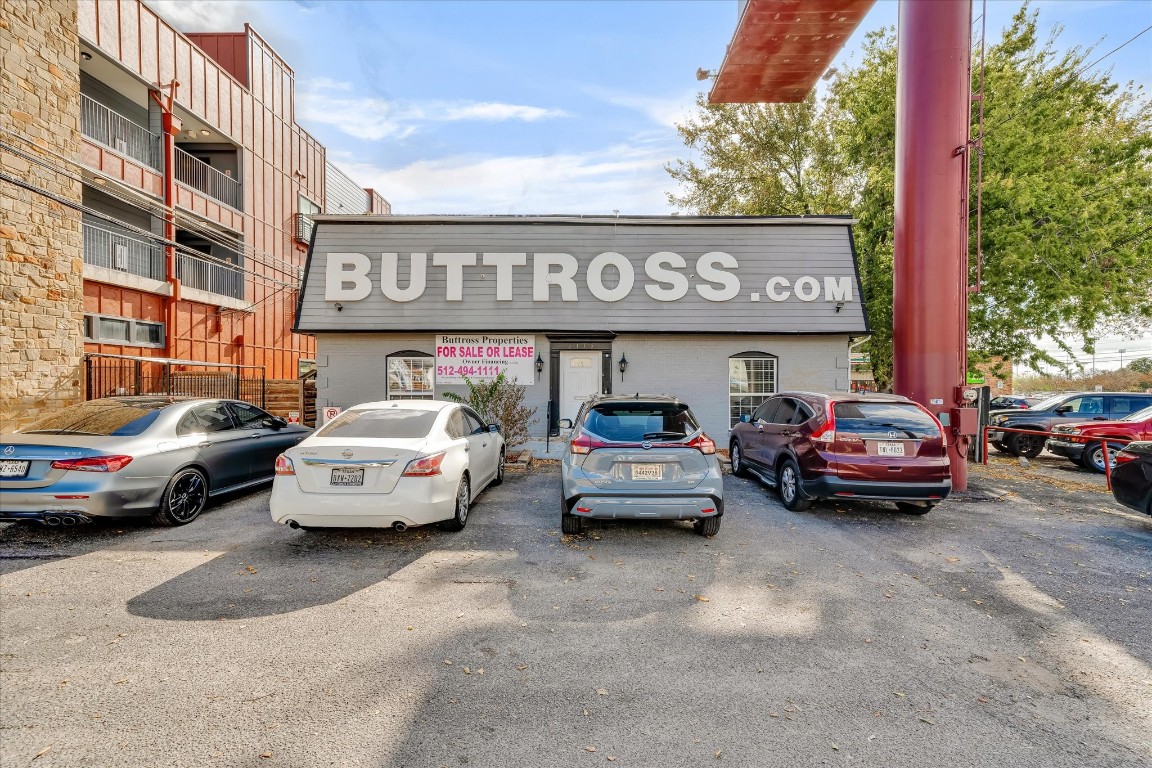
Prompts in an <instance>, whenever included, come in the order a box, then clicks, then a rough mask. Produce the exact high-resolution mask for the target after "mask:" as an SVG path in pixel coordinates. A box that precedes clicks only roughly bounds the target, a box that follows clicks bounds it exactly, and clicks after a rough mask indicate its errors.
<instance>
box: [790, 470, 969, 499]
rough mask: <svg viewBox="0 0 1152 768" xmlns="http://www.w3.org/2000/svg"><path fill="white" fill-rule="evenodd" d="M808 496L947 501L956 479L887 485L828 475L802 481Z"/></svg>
mask: <svg viewBox="0 0 1152 768" xmlns="http://www.w3.org/2000/svg"><path fill="white" fill-rule="evenodd" d="M801 488H802V490H803V492H804V495H805V496H807V497H808V498H813V499H827V498H844V499H861V500H868V499H872V500H877V501H931V502H937V501H943V500H944V499H946V498H948V494H950V493H952V479H951V478H947V479H945V480H942V481H939V482H933V483H884V482H868V481H865V480H844V479H841V478H839V477H835V476H832V475H824V476H821V477H817V478H814V479H812V480H803V481H801Z"/></svg>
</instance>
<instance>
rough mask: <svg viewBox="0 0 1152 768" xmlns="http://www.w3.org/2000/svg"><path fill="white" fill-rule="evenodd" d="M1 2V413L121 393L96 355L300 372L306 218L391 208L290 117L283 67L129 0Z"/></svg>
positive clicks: (14, 416) (269, 55) (226, 37)
mask: <svg viewBox="0 0 1152 768" xmlns="http://www.w3.org/2000/svg"><path fill="white" fill-rule="evenodd" d="M2 3H3V5H2V8H3V14H2V21H0V33H2V35H0V51H2V54H3V61H2V64H3V66H2V67H0V70H2V74H0V94H2V96H3V109H2V110H0V173H3V176H0V187H2V194H0V214H2V218H3V227H2V229H0V247H2V248H3V251H4V253H3V257H4V258H3V259H2V260H0V293H2V294H3V299H4V305H3V308H2V309H0V313H2V314H0V321H2V327H3V334H4V335H3V345H2V347H0V381H2V382H3V383H2V384H0V387H2V388H0V428H5V427H10V426H13V425H14V424H17V423H20V422H21V421H24V420H27V419H29V418H31V417H33V416H35V415H36V413H37V412H38V411H40V410H43V409H44V408H47V407H52V406H54V405H59V404H62V403H68V402H73V401H75V400H78V399H82V398H83V397H86V396H87V397H99V396H103V395H106V394H112V393H114V392H122V391H123V390H124V382H123V381H121V380H119V379H116V380H114V386H113V387H112V389H110V390H109V391H103V390H105V389H108V386H105V385H102V384H101V385H99V386H97V385H96V382H98V381H104V379H98V378H96V377H94V376H92V375H91V374H92V373H93V365H92V363H93V362H94V361H99V360H103V359H104V358H95V357H93V355H96V354H101V355H126V356H143V357H166V358H172V359H180V360H193V361H200V362H204V363H212V364H216V365H219V366H233V367H235V366H250V367H251V368H246V369H245V370H253V371H257V372H258V373H259V374H260V375H262V376H263V377H266V378H269V379H285V378H289V379H290V378H295V377H296V376H298V375H299V374H300V372H301V371H302V370H303V369H306V368H308V367H309V366H310V365H311V362H312V361H313V360H314V359H315V354H314V345H313V342H312V340H311V339H310V338H308V337H305V336H300V335H296V334H293V333H292V331H291V327H292V313H293V309H294V306H295V303H296V298H297V296H296V294H297V291H298V287H299V281H300V275H301V268H302V266H303V262H304V256H305V253H306V247H307V243H308V239H309V237H310V235H311V217H312V216H313V215H315V214H318V213H322V212H328V213H348V214H365V213H375V214H387V213H389V212H390V208H389V206H388V203H387V202H386V201H385V200H384V199H383V197H381V196H380V195H379V194H377V193H375V192H373V191H372V190H365V189H362V188H360V187H359V186H358V185H357V184H356V183H355V182H353V181H352V180H351V179H349V178H348V177H347V176H346V175H345V174H343V173H342V172H340V171H339V170H338V169H336V168H335V167H334V166H333V165H332V164H331V163H330V162H328V160H327V158H326V154H325V149H324V147H323V146H321V145H320V144H319V143H318V142H317V141H316V140H315V139H314V138H313V137H312V136H310V135H309V134H308V132H307V131H305V130H304V129H303V128H301V127H300V126H299V125H297V124H296V122H295V118H294V114H295V101H294V99H295V94H294V73H293V71H292V69H291V67H289V65H288V64H287V63H286V62H285V61H284V60H283V59H281V58H280V57H279V56H278V55H277V54H276V52H275V51H274V50H272V48H271V47H270V46H269V45H268V43H267V42H266V41H264V40H263V39H262V38H261V37H260V36H259V35H258V34H257V33H256V32H255V31H254V30H252V29H251V28H250V27H248V26H247V25H246V26H245V28H244V30H243V31H241V32H232V33H223V34H182V33H181V32H179V31H178V30H176V29H175V28H173V27H172V26H171V25H170V24H168V23H167V22H166V21H164V20H163V19H162V18H160V17H159V16H158V15H157V14H156V13H155V12H154V11H152V10H151V9H150V8H149V7H148V6H147V5H146V4H144V3H142V2H139V1H138V0H119V1H118V2H96V1H95V0H80V2H75V1H74V0H46V2H38V3H28V2H23V0H2ZM85 353H87V355H88V357H89V365H88V366H87V370H85V366H84V365H83V357H84V355H85ZM235 370H237V371H239V370H241V369H240V368H235ZM137 378H139V376H137ZM85 382H87V386H85Z"/></svg>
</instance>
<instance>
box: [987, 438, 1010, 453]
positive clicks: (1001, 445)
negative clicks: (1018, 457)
mask: <svg viewBox="0 0 1152 768" xmlns="http://www.w3.org/2000/svg"><path fill="white" fill-rule="evenodd" d="M989 445H991V446H992V447H993V448H995V449H996V450H997V451H999V452H1000V453H1011V451H1009V450H1008V446H1006V445H1004V443H1002V442H1000V441H999V440H997V441H996V442H993V443H989Z"/></svg>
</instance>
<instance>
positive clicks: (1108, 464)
mask: <svg viewBox="0 0 1152 768" xmlns="http://www.w3.org/2000/svg"><path fill="white" fill-rule="evenodd" d="M980 432H981V440H982V442H983V444H984V461H983V463H984V464H985V465H987V464H988V443H989V440H988V433H990V432H998V433H1003V432H1011V433H1013V434H1021V435H1033V436H1040V435H1043V436H1044V438H1045V442H1047V439H1048V438H1050V437H1058V438H1064V439H1065V440H1069V439H1070V440H1072V441H1073V442H1076V443H1083V444H1084V447H1085V450H1087V448H1088V446H1089V445H1091V444H1094V443H1100V448H1101V449H1102V450H1103V452H1104V456H1103V459H1104V461H1103V464H1104V480H1105V485H1107V486H1108V490H1112V465H1113V464H1115V460H1114V458H1109V454H1112V455H1113V456H1115V454H1116V453H1119V451H1117V450H1116V449H1115V447H1113V448H1109V447H1108V444H1109V443H1112V444H1113V446H1116V445H1119V446H1120V450H1123V449H1124V447H1125V446H1126V445H1128V444H1129V443H1131V442H1133V441H1132V440H1129V439H1128V438H1120V437H1095V438H1091V439H1089V438H1081V437H1080V436H1079V435H1073V434H1071V433H1069V432H1044V431H1041V430H1038V429H1018V428H1016V427H1001V426H997V425H995V424H987V425H985V426H983V427H981V428H980Z"/></svg>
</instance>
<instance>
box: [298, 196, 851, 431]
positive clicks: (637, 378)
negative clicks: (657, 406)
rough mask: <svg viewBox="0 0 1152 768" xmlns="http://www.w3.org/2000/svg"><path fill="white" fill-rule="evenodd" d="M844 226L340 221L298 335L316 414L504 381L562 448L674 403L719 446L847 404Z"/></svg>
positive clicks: (822, 220)
mask: <svg viewBox="0 0 1152 768" xmlns="http://www.w3.org/2000/svg"><path fill="white" fill-rule="evenodd" d="M851 225H852V221H851V220H850V219H848V218H838V217H786V218H760V217H732V218H726V217H717V218H695V217H686V216H654V217H623V216H621V217H616V218H612V217H607V218H605V217H589V218H584V217H565V216H529V217H449V216H433V217H416V216H394V217H371V216H358V217H342V218H336V217H327V216H319V217H317V218H316V222H315V226H316V232H315V236H314V240H313V246H312V249H311V251H310V253H309V258H308V265H307V267H306V269H305V274H304V287H303V291H302V293H301V297H300V305H299V308H298V311H297V325H296V330H298V331H300V332H302V333H307V334H311V335H314V336H315V337H316V344H317V358H316V360H317V362H316V364H317V405H318V406H319V407H324V406H334V407H347V406H350V405H354V404H356V403H361V402H365V401H373V400H385V399H389V398H410V397H427V398H431V397H434V396H440V395H442V394H443V393H444V392H446V391H451V392H457V393H461V392H464V391H466V387H465V383H464V379H465V377H467V378H470V379H487V378H491V377H493V376H494V375H496V374H497V373H500V372H503V373H505V374H506V375H507V377H508V378H512V379H515V380H516V382H517V383H518V384H521V385H523V386H524V387H525V388H526V397H525V403H526V405H528V406H530V407H535V408H536V409H537V419H536V421H535V423H534V424H533V425H532V426H531V432H532V435H533V437H539V438H543V437H544V436H545V434H546V432H550V433H554V432H555V430H556V426H557V422H558V420H560V419H564V418H571V417H572V416H574V415H575V413H576V409H577V407H578V406H579V404H580V403H581V402H582V401H583V400H584V399H586V398H587V397H588V396H589V395H591V394H595V393H607V392H617V393H619V392H637V391H639V392H643V393H666V394H673V395H676V396H679V397H680V398H682V399H684V400H685V401H687V402H688V403H689V404H690V405H691V406H692V409H693V411H694V412H695V413H696V415H697V416H698V417H699V418H700V420H701V421H702V422H703V426H704V427H705V429H706V430H707V431H708V432H709V434H710V435H712V436H713V438H714V439H716V440H717V441H718V442H719V441H724V442H726V435H727V430H728V429H729V428H730V426H731V425H732V424H733V423H735V422H736V421H738V420H739V418H740V416H742V415H744V414H749V413H751V412H752V410H753V409H755V407H756V406H757V405H759V404H760V403H761V402H762V401H763V400H764V399H765V398H766V397H767V396H768V395H770V394H771V393H773V392H776V391H781V390H784V389H810V390H847V389H848V387H849V378H848V371H849V363H848V356H849V344H850V343H851V341H852V340H853V339H854V338H856V337H858V336H860V335H862V334H865V333H867V332H868V327H867V320H866V317H867V315H866V313H865V311H864V306H863V303H862V301H861V295H860V283H859V277H858V274H857V270H856V262H855V252H854V248H853V245H852V231H851Z"/></svg>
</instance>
